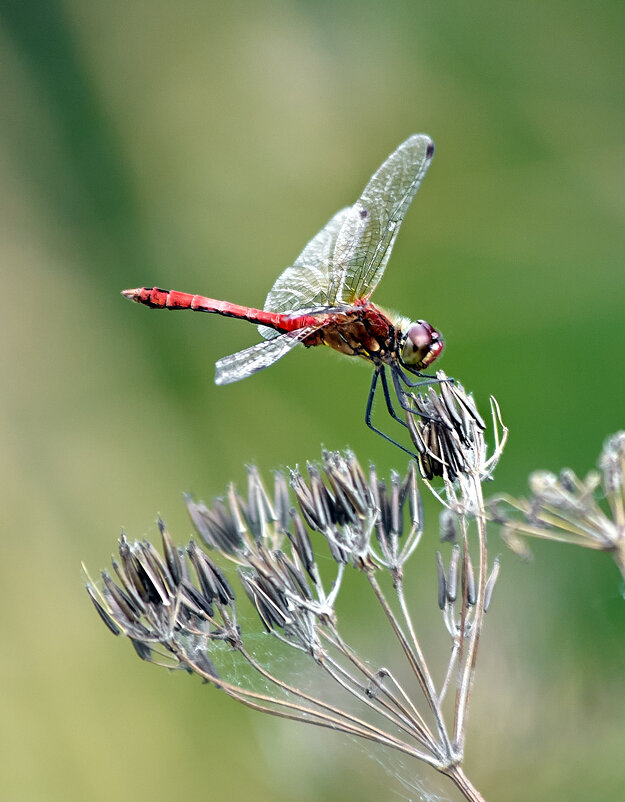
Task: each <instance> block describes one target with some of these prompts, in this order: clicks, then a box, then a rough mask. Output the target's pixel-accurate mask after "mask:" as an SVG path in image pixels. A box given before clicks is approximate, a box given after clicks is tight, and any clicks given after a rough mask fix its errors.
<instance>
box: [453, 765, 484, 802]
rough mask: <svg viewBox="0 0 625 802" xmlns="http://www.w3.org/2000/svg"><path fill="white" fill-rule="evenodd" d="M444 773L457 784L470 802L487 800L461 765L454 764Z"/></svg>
mask: <svg viewBox="0 0 625 802" xmlns="http://www.w3.org/2000/svg"><path fill="white" fill-rule="evenodd" d="M443 773H444V774H446V775H447V777H449V779H450V780H451V781H452V782H453V783H454V784H455V785H456V787H457V788H458V789H459V790H460V791H461V793H462V794H463V795H464V797H465V798H466V799H467V800H468V802H486V800H485V799H484V797H483V796H482V795H481V794H480V792H479V791H478V790H477V788H476V787H475V786H474V785H473V783H472V782H471V781H470V780H469V778H468V777H467V775H466V774H465V773H464V771H463V770H462V768H461V767H460V766H452V767H451V768H450V769H449V771H445V772H443Z"/></svg>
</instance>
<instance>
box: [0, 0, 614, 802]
mask: <svg viewBox="0 0 625 802" xmlns="http://www.w3.org/2000/svg"><path fill="white" fill-rule="evenodd" d="M623 21H624V10H623V5H622V3H617V2H602V1H600V2H598V3H592V4H591V3H587V2H580V1H579V0H574V1H573V2H564V0H560V2H546V3H539V2H536V1H535V0H534V2H528V3H523V4H511V3H498V2H495V1H494V0H482V1H481V2H479V1H478V2H475V3H471V4H466V3H462V2H459V0H452V1H451V2H442V3H440V2H409V0H404V2H396V3H392V4H382V3H374V2H354V1H353V0H346V1H345V2H339V3H330V2H319V0H315V2H304V0H300V1H299V2H298V1H297V0H283V1H282V2H280V1H279V0H276V2H260V3H252V2H245V1H244V0H241V1H240V2H233V3H217V2H211V1H207V2H192V1H191V0H181V2H177V3H172V2H165V0H151V2H146V0H138V2H134V3H131V4H128V3H122V2H119V0H113V2H109V3H97V2H94V0H81V1H80V2H78V0H66V2H64V3H55V2H48V3H39V2H34V1H33V0H21V2H18V1H17V0H0V48H1V50H2V62H3V80H2V82H0V100H1V105H2V109H3V113H2V120H1V121H0V204H1V213H0V227H1V230H2V236H1V238H0V249H1V262H2V266H3V283H2V286H3V291H4V294H5V301H4V303H3V313H2V318H1V320H0V327H1V328H0V331H1V335H2V343H3V348H2V361H3V365H2V375H3V377H4V382H3V392H2V400H1V403H0V415H1V416H2V427H1V429H0V431H1V432H2V441H1V450H0V453H1V454H2V460H1V461H0V475H1V479H2V485H3V488H4V491H5V493H4V495H5V499H4V501H3V505H2V508H3V511H4V516H3V518H4V527H3V528H4V559H3V562H2V565H3V568H2V588H3V596H4V602H3V605H2V609H3V611H4V621H3V632H4V636H5V648H4V649H3V658H2V674H1V675H0V676H1V678H2V686H3V688H4V696H5V701H4V715H3V721H4V725H3V728H2V741H1V742H0V754H1V755H2V758H0V760H1V761H2V763H3V764H4V765H2V775H3V794H4V797H5V798H6V799H20V800H22V799H25V800H26V799H28V800H43V799H45V800H49V799H59V800H60V799H63V800H74V799H76V800H78V799H80V800H84V799H90V800H99V799H102V800H104V799H111V798H114V799H119V800H130V799H143V798H151V799H155V800H156V799H168V798H171V797H173V796H174V795H175V796H176V797H178V798H182V799H218V798H222V797H223V796H224V795H227V796H228V798H231V799H246V798H254V799H257V800H263V799H272V800H275V801H278V800H289V799H293V798H294V796H295V795H296V796H297V798H298V799H301V800H308V799H310V800H313V799H314V800H318V799H328V800H330V799H339V798H340V799H342V800H348V799H354V800H355V799H358V800H365V799H371V800H373V799H375V800H379V799H385V798H390V797H391V796H392V795H393V794H394V793H395V785H394V783H393V781H392V780H390V779H389V778H388V777H387V776H386V775H385V774H384V773H383V771H382V770H381V769H380V768H379V767H378V766H377V765H376V763H374V762H373V761H369V760H367V759H365V758H364V757H363V755H362V753H361V752H360V750H359V749H358V748H353V747H350V746H349V745H348V746H347V747H345V748H344V749H343V748H342V747H340V748H339V742H340V739H339V738H338V737H337V738H336V739H333V737H332V736H331V735H328V734H327V733H317V732H311V731H310V730H309V729H308V730H307V729H306V728H302V727H299V728H298V727H297V726H296V725H289V724H288V723H286V724H280V723H276V722H273V721H268V720H266V719H264V718H261V717H260V716H254V715H253V714H251V713H249V712H246V711H243V710H239V709H237V708H236V706H235V705H233V704H229V703H227V701H226V700H224V699H221V698H220V695H219V694H217V693H215V692H214V691H211V689H209V688H204V687H201V686H200V685H199V684H198V683H196V682H191V681H190V680H186V679H185V678H184V677H182V676H179V675H172V676H168V675H167V674H165V673H164V672H160V673H159V672H157V671H155V670H154V669H152V668H151V667H148V666H142V665H140V664H139V663H138V662H137V661H136V659H135V658H134V657H133V656H132V655H131V654H130V652H129V651H128V650H127V649H124V648H121V646H120V644H119V643H118V642H117V641H114V640H113V639H112V638H111V637H110V635H109V634H108V633H107V632H106V631H105V629H104V628H103V627H102V626H101V625H100V624H99V622H98V621H97V619H96V616H95V615H94V613H93V610H92V609H91V608H90V606H89V603H88V600H87V597H86V595H85V593H84V591H83V589H82V586H81V582H80V577H79V571H78V566H79V562H80V560H81V559H84V560H85V561H86V562H87V563H88V565H89V566H90V567H91V568H93V569H96V568H97V566H99V565H104V564H106V562H107V561H108V560H107V558H108V554H109V551H110V550H112V548H113V541H114V538H115V537H116V535H117V533H118V532H119V528H120V526H121V525H122V524H123V525H124V526H125V527H126V528H127V530H128V533H129V535H130V536H131V537H141V536H142V535H143V534H147V535H155V533H156V526H155V524H154V523H153V520H154V517H155V516H156V513H157V512H160V513H161V514H162V515H163V517H164V518H165V519H166V521H167V523H168V525H169V528H170V530H171V531H172V533H173V534H174V536H175V537H176V538H177V539H178V540H179V542H183V541H184V539H185V538H186V537H187V536H188V533H189V529H190V525H189V523H188V521H187V519H186V517H185V513H184V510H183V504H182V500H181V493H182V491H184V490H192V491H194V492H195V493H196V494H197V495H198V496H204V497H206V498H207V499H209V498H210V497H212V496H213V495H216V494H218V493H220V492H221V491H222V490H223V489H224V487H225V484H226V482H227V481H229V480H230V479H234V480H237V479H239V480H240V479H241V478H242V477H243V475H244V468H243V465H244V463H245V462H249V461H255V462H257V463H258V464H259V466H260V467H261V468H262V469H264V470H267V469H269V468H271V467H273V466H278V465H284V464H294V463H296V462H301V461H303V460H305V459H307V458H315V457H316V456H317V455H318V454H319V449H320V443H323V444H324V445H326V446H327V447H331V448H341V447H344V446H345V445H348V444H349V445H351V446H352V447H353V448H354V449H355V450H356V451H357V453H358V455H359V457H360V458H361V459H362V460H363V461H364V462H365V463H366V461H367V460H368V459H373V460H374V461H375V462H376V464H377V465H378V468H379V469H380V471H381V472H385V471H386V470H388V469H389V468H390V467H392V466H397V467H398V468H399V469H403V466H404V465H405V461H404V459H403V457H402V455H401V454H400V453H399V452H398V451H394V450H393V449H392V448H390V447H389V446H388V445H387V444H385V443H384V442H383V441H382V440H381V439H380V438H376V437H375V436H374V435H373V434H371V433H370V432H369V431H368V430H367V429H366V428H365V426H364V422H363V415H364V404H365V400H366V393H367V388H368V383H369V371H368V370H366V369H365V368H364V367H363V366H362V365H354V364H352V363H351V362H350V361H349V360H346V359H341V358H340V357H338V356H335V355H333V354H329V353H325V352H322V353H317V352H315V351H310V352H306V351H304V349H301V352H295V353H293V354H291V355H290V356H289V357H288V358H287V359H285V360H284V361H283V362H282V363H280V364H278V365H276V366H275V367H273V368H272V369H271V370H270V371H266V372H265V373H264V374H259V375H258V376H255V377H253V378H251V379H249V380H247V381H246V382H244V383H241V384H240V385H233V386H230V387H225V388H217V387H215V386H214V385H213V384H212V370H213V368H212V365H213V363H214V362H215V360H216V359H218V358H219V357H220V356H223V355H224V354H226V353H229V352H231V351H234V350H237V349H239V348H243V347H245V346H247V345H251V344H252V343H253V342H255V341H256V338H257V334H256V332H255V331H254V329H253V328H252V327H250V326H246V325H243V324H242V323H239V322H238V321H231V320H224V319H219V318H216V317H215V318H213V317H205V316H201V315H173V314H172V315H169V314H164V313H162V314H159V313H150V312H148V310H146V309H143V308H139V307H136V306H134V305H131V304H129V303H128V302H126V301H124V300H123V299H122V298H120V296H119V291H120V290H122V289H124V288H125V287H134V286H140V285H142V284H145V285H152V284H155V285H160V286H167V287H172V288H175V289H180V290H188V291H195V292H198V293H204V294H209V295H212V296H215V297H223V298H226V299H231V300H233V301H237V302H240V303H247V304H250V305H258V304H261V303H262V301H263V299H264V297H265V293H266V291H267V289H268V288H269V286H270V285H271V284H272V282H273V280H274V278H275V276H276V275H277V274H278V272H279V271H280V270H281V269H282V268H283V267H284V266H286V265H287V264H288V263H289V262H290V261H291V260H292V259H293V258H294V257H295V256H296V255H297V254H298V253H299V251H300V250H301V248H302V247H303V245H304V244H305V243H306V241H307V240H308V239H309V238H310V237H311V236H312V235H313V234H314V233H315V232H316V231H317V230H318V229H319V228H320V227H321V226H322V225H323V224H324V223H325V221H326V220H327V219H328V218H329V217H330V215H331V214H332V213H333V212H334V211H336V210H337V209H339V208H340V207H342V206H344V205H346V204H348V203H351V202H353V201H354V200H355V199H356V197H357V196H358V193H359V192H360V190H361V189H362V187H363V186H364V184H365V182H366V180H367V178H368V177H369V175H370V174H371V173H372V172H373V170H374V169H375V168H376V167H377V166H378V165H379V164H380V163H381V161H382V160H383V159H384V158H385V156H386V155H387V154H388V153H390V152H391V151H392V150H393V149H394V148H395V147H396V146H397V145H398V144H399V142H401V141H402V140H403V139H404V138H405V137H407V136H408V135H409V134H411V133H413V132H417V131H424V132H427V133H429V134H430V135H431V136H432V137H433V138H434V140H435V142H436V145H437V155H436V158H435V160H434V163H433V166H432V168H431V170H430V172H429V174H428V176H427V178H426V180H425V182H424V185H423V187H422V188H421V190H420V192H419V195H418V196H417V198H416V200H415V202H414V204H413V207H412V208H411V210H410V212H409V214H408V216H407V219H406V222H405V224H404V227H403V229H402V233H401V235H400V237H399V240H398V242H397V245H396V248H395V252H394V254H393V258H392V260H391V263H390V267H389V270H388V274H387V276H385V278H384V280H383V282H382V284H381V286H380V287H379V288H378V290H377V292H376V298H375V299H376V301H377V302H379V303H380V304H382V305H383V306H385V305H386V306H389V307H391V308H397V309H398V310H399V311H401V312H402V313H403V314H406V315H412V316H414V317H424V318H425V319H427V320H430V321H432V322H433V323H435V325H437V326H438V327H440V329H441V330H442V331H443V332H444V334H445V336H446V341H447V351H446V355H445V359H444V362H443V364H442V367H444V369H445V370H446V371H447V373H448V374H450V375H457V376H458V377H460V378H461V379H462V381H463V383H464V385H465V387H467V388H473V390H474V391H475V394H476V397H477V399H478V402H480V403H481V404H482V407H484V406H485V402H486V399H487V398H488V395H489V394H490V393H494V394H495V395H496V396H497V398H498V400H499V402H500V404H501V407H502V410H503V414H504V418H505V421H506V423H507V424H508V425H509V426H510V428H511V439H510V444H509V446H508V449H507V453H506V455H505V456H504V459H503V462H502V465H501V467H500V469H499V472H498V475H497V481H496V483H495V486H496V489H506V490H509V491H511V492H514V493H517V494H518V493H521V492H522V491H523V488H524V486H525V481H526V479H525V477H526V476H527V474H528V472H529V471H531V470H533V469H535V468H539V467H545V468H550V469H558V468H559V467H561V466H563V465H569V466H570V467H572V468H574V469H575V470H577V471H579V472H581V473H583V472H584V471H585V470H587V469H589V468H591V467H592V466H593V465H594V461H595V459H596V457H597V455H598V453H599V450H600V445H601V442H602V440H603V438H604V437H605V436H607V435H608V434H610V433H612V432H613V431H615V430H617V429H618V428H622V427H623V414H622V410H623V399H622V397H620V396H618V388H619V387H621V390H622V379H619V378H618V377H619V375H620V374H619V373H618V370H619V368H618V365H619V364H622V363H621V361H620V360H622V355H623V351H624V349H625V328H624V326H623V279H622V254H623V245H624V244H625V243H624V237H623V191H622V189H623V187H622V165H623V161H622V156H623V133H622V132H623V122H624V120H623V116H624V115H623V112H624V103H623V96H622V74H623V73H622V70H623V56H622V32H623ZM378 414H379V415H382V416H383V415H384V411H383V410H382V409H378ZM435 514H436V511H435V510H434V508H432V509H431V511H430V515H431V516H432V521H434V517H433V516H434V515H435ZM434 531H435V530H434V528H432V533H433V535H434ZM433 539H434V538H433V537H432V538H431V540H432V542H433ZM491 545H492V549H493V551H496V550H497V549H498V547H499V546H498V542H497V540H496V538H495V537H491ZM430 557H431V552H425V553H424V555H423V557H422V559H421V560H420V561H419V558H418V557H417V559H416V561H415V565H414V571H415V575H416V576H418V578H419V580H421V579H422V580H423V582H421V581H419V583H418V584H419V586H421V585H425V584H426V583H427V584H428V585H431V588H432V592H431V609H428V608H427V607H426V608H425V609H424V610H423V611H422V615H421V617H422V619H423V625H424V626H425V627H426V628H427V627H431V628H432V630H433V632H436V631H437V630H436V629H434V624H436V625H438V622H437V621H436V620H435V617H436V610H435V595H434V594H435V590H434V583H435V576H434V564H433V562H432V560H431V559H430ZM618 581H619V580H618V576H617V572H616V570H615V569H614V567H613V566H612V563H611V561H610V560H609V559H607V558H605V557H603V556H602V555H589V554H587V553H581V552H577V551H575V550H573V549H564V548H558V547H556V546H551V545H550V546H543V547H542V548H540V547H537V549H536V560H535V562H534V563H532V564H530V565H520V564H519V563H517V562H516V561H515V559H514V558H513V557H512V555H510V554H507V553H504V554H503V571H502V576H501V578H500V581H499V586H498V589H497V594H496V597H495V603H494V605H493V609H492V610H491V612H490V613H489V616H488V620H487V625H488V626H487V629H486V632H485V636H484V638H483V641H482V652H481V667H480V670H479V671H478V681H477V685H476V688H475V693H474V702H473V710H472V718H471V721H470V727H469V730H470V731H469V750H468V757H467V771H468V773H469V775H470V776H471V778H472V779H473V780H474V781H475V783H476V784H477V785H478V787H479V788H480V789H481V790H482V791H483V793H484V794H485V795H486V797H487V798H492V799H505V800H526V799H550V800H560V799H562V800H565V799H566V800H572V799H593V800H598V801H599V802H600V801H601V800H614V799H616V798H620V797H621V796H622V795H623V791H624V789H625V770H624V768H623V762H622V760H621V759H620V757H621V755H622V752H623V748H624V747H625V736H624V735H623V730H622V726H621V725H620V722H622V720H623V715H624V714H625V701H624V698H623V683H622V666H623V659H624V658H625V647H624V646H623V643H624V640H623V637H622V635H623V624H624V619H625V616H624V612H623V599H622V598H621V597H620V595H619V593H620V592H622V588H619V585H618ZM415 593H416V594H417V596H419V598H420V594H421V591H420V590H419V591H418V592H417V591H415ZM424 604H427V598H425V600H424ZM35 612H36V613H37V615H34V613H35ZM357 612H358V600H357V595H355V596H354V599H353V608H352V609H351V610H346V615H350V614H352V615H354V616H357ZM26 619H28V620H26ZM430 619H434V621H433V622H430ZM369 636H370V637H373V633H369ZM330 744H332V749H331V750H330V749H328V746H329V745H330ZM242 762H244V765H245V769H244V770H242V769H241V763H242ZM411 770H413V769H412V767H411ZM416 773H418V774H419V776H426V774H425V772H421V769H420V768H419V767H416ZM434 786H435V787H440V783H439V781H437V780H435V781H434ZM389 789H392V790H389ZM446 793H452V791H451V789H446ZM450 798H451V797H450Z"/></svg>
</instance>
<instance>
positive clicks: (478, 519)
mask: <svg viewBox="0 0 625 802" xmlns="http://www.w3.org/2000/svg"><path fill="white" fill-rule="evenodd" d="M472 480H473V492H474V493H475V501H476V502H477V503H476V507H477V509H476V514H475V524H476V529H477V539H478V549H479V567H478V583H477V599H476V603H475V616H474V618H473V621H472V625H471V637H470V639H469V643H468V645H467V652H466V657H465V658H464V661H462V658H461V662H463V668H462V672H461V676H460V683H459V687H458V695H457V705H456V711H457V714H456V722H455V729H454V743H455V744H456V745H457V748H458V749H459V751H460V754H462V753H463V752H464V741H465V724H466V714H467V709H468V705H469V699H470V695H471V687H472V684H473V677H474V674H475V666H476V663H477V652H478V646H479V640H480V634H481V630H482V623H483V620H484V598H485V591H486V573H487V570H488V555H487V551H486V514H485V511H484V499H483V496H482V486H481V484H480V481H479V478H478V477H477V475H475V474H474V475H473V476H472ZM463 524H464V519H463ZM463 548H464V550H465V555H468V539H467V533H466V526H464V525H463ZM463 571H466V559H465V568H464V569H463ZM464 607H466V603H465V604H463V611H464ZM463 617H464V616H463ZM462 631H463V632H464V620H463V622H462Z"/></svg>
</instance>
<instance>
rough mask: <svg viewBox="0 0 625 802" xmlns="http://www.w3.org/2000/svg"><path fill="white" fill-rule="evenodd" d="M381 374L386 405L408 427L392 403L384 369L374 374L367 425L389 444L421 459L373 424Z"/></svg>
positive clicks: (366, 419)
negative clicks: (372, 416)
mask: <svg viewBox="0 0 625 802" xmlns="http://www.w3.org/2000/svg"><path fill="white" fill-rule="evenodd" d="M380 374H382V388H383V389H384V398H385V400H386V405H387V407H388V410H389V412H390V413H391V415H392V416H393V418H395V420H397V421H399V422H400V423H401V424H403V425H404V426H407V425H408V424H406V423H405V422H404V421H403V420H401V419H400V418H398V417H397V414H396V412H395V410H394V409H393V405H392V403H391V396H390V393H389V389H388V383H387V381H386V374H385V373H384V367H380V368H376V370H375V371H374V373H373V378H372V379H371V387H370V388H369V397H368V398H367V408H366V410H365V423H366V424H367V426H368V427H369V428H370V429H371V431H372V432H375V433H376V434H379V435H380V437H383V438H384V439H385V440H387V441H388V442H389V443H392V444H393V445H394V446H397V448H401V450H402V451H405V452H406V454H408V455H409V456H410V457H412V458H413V459H419V455H418V454H415V453H414V451H410V450H409V449H407V448H405V447H404V446H402V444H401V443H398V442H397V440H393V438H392V437H389V436H388V434H384V432H383V431H381V430H380V429H378V428H377V427H376V426H374V425H373V423H372V422H371V410H372V409H373V399H374V398H375V391H376V388H377V386H378V379H379V378H380Z"/></svg>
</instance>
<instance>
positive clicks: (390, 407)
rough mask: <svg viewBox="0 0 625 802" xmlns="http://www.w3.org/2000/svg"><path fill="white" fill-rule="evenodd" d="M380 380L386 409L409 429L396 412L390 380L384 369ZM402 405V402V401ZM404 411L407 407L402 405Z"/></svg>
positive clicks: (381, 371)
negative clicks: (389, 384)
mask: <svg viewBox="0 0 625 802" xmlns="http://www.w3.org/2000/svg"><path fill="white" fill-rule="evenodd" d="M380 379H381V380H382V389H383V390H384V400H385V401H386V408H387V409H388V411H389V413H390V415H391V417H392V418H394V419H395V420H396V421H397V423H401V425H402V426H405V427H406V428H408V424H407V423H406V421H405V420H402V419H401V418H400V417H399V415H398V414H397V413H396V412H395V407H394V406H393V399H392V398H391V392H390V389H389V386H388V379H387V378H386V371H385V370H384V367H382V368H381V370H380ZM400 404H401V401H400ZM402 409H405V407H404V406H403V404H402Z"/></svg>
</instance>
